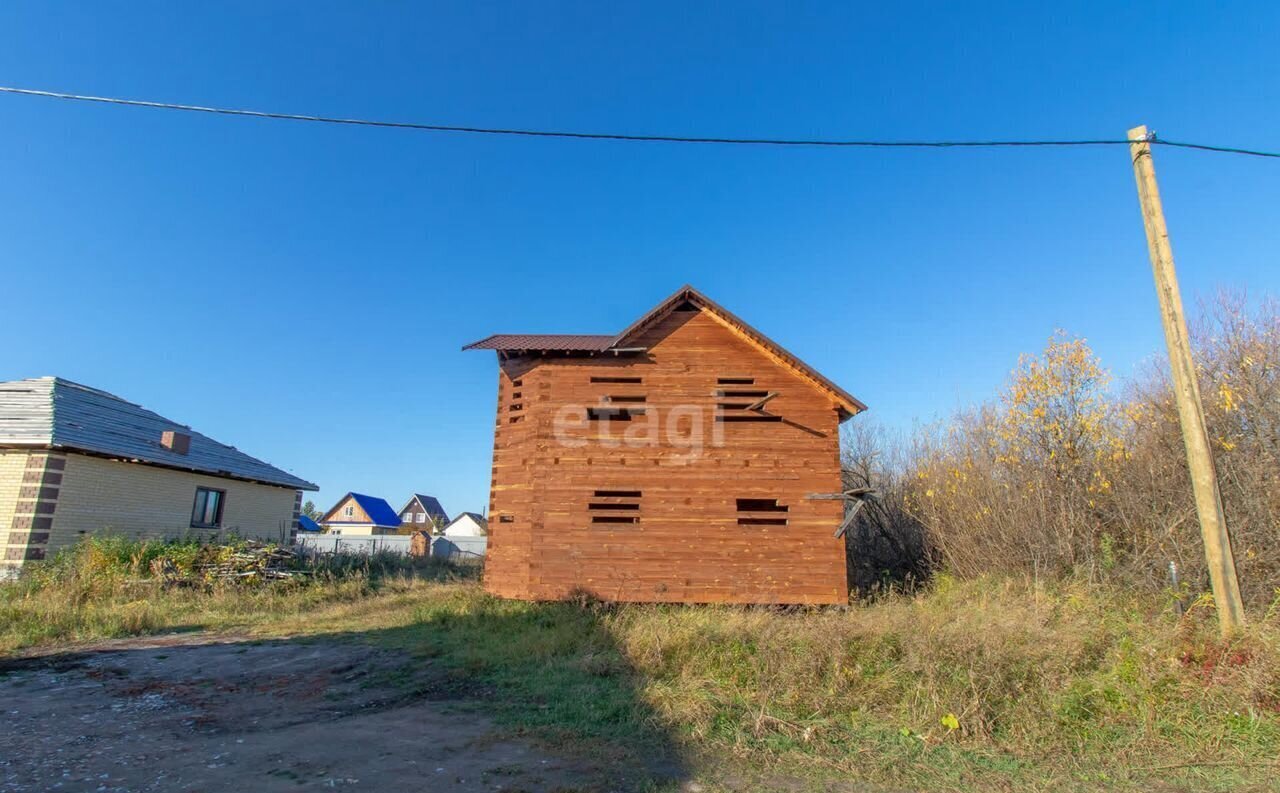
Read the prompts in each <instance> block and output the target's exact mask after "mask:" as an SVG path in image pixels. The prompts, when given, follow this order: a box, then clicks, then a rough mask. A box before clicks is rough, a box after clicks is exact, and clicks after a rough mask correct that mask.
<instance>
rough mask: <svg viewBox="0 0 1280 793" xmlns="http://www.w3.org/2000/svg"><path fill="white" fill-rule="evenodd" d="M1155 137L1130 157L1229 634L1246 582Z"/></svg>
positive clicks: (1216, 596)
mask: <svg viewBox="0 0 1280 793" xmlns="http://www.w3.org/2000/svg"><path fill="white" fill-rule="evenodd" d="M1150 141H1151V137H1150V136H1149V135H1148V134H1147V128H1146V127H1134V128H1133V129H1131V130H1129V153H1130V154H1131V155H1132V156H1133V174H1134V176H1135V177H1136V178H1137V180H1138V201H1139V202H1141V204H1142V222H1143V225H1145V226H1146V229H1147V248H1148V249H1149V250H1150V252H1151V268H1152V270H1154V271H1155V277H1156V294H1157V295H1158V296H1159V298H1160V320H1161V322H1163V323H1164V340H1165V344H1166V345H1167V346H1168V348H1169V368H1170V370H1171V372H1172V375H1173V395H1174V399H1176V400H1177V403H1178V418H1179V419H1180V420H1181V423H1182V440H1183V442H1184V443H1185V444H1186V447H1187V464H1188V466H1189V467H1190V469H1191V490H1192V493H1193V494H1194V496H1195V500H1196V512H1197V514H1198V516H1199V518H1200V536H1201V537H1202V538H1203V539H1204V554H1205V558H1206V559H1207V560H1208V562H1209V579H1210V581H1211V582H1212V583H1213V600H1214V603H1215V604H1217V607H1218V626H1219V627H1220V628H1221V629H1222V634H1223V635H1224V636H1227V635H1230V634H1232V633H1234V632H1235V631H1236V630H1238V629H1239V628H1240V627H1242V626H1243V625H1244V604H1243V603H1242V602H1241V601H1240V584H1239V582H1238V581H1237V580H1236V563H1235V558H1234V557H1233V556H1232V554H1231V537H1230V535H1229V534H1228V533H1227V519H1226V517H1225V516H1224V515H1223V512H1222V497H1221V496H1220V495H1219V493H1218V476H1217V473H1216V472H1215V471H1214V468H1213V453H1212V452H1211V451H1210V448H1209V432H1208V430H1207V429H1206V428H1205V423H1204V408H1203V407H1202V406H1201V404H1200V387H1199V385H1198V384H1197V378H1196V366H1195V362H1194V361H1193V360H1192V358H1191V341H1190V339H1188V338H1187V320H1186V318H1185V317H1184V316H1183V314H1182V297H1181V295H1179V293H1178V277H1177V274H1176V273H1175V272H1174V269H1173V248H1172V247H1171V246H1170V245H1169V230H1168V229H1167V228H1166V227H1165V225H1164V209H1163V207H1162V206H1161V205H1160V191H1159V189H1158V188H1157V187H1156V170H1155V165H1154V164H1153V163H1152V161H1151V142H1150Z"/></svg>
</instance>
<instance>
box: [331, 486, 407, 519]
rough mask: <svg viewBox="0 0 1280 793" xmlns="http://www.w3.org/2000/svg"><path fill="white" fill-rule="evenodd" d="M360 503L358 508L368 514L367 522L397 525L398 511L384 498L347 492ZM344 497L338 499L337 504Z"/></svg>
mask: <svg viewBox="0 0 1280 793" xmlns="http://www.w3.org/2000/svg"><path fill="white" fill-rule="evenodd" d="M347 495H348V496H351V497H352V498H354V499H355V500H356V503H357V504H359V505H360V509H363V510H364V514H366V515H368V516H369V522H371V523H372V524H373V525H375V526H399V525H400V513H399V512H396V511H395V510H394V509H392V508H391V505H390V504H388V503H387V500H386V499H385V498H378V497H377V496H366V495H365V494H363V493H348V494H347ZM345 499H346V496H344V497H343V498H342V499H340V500H339V501H338V503H339V504H341V503H342V501H344V500H345Z"/></svg>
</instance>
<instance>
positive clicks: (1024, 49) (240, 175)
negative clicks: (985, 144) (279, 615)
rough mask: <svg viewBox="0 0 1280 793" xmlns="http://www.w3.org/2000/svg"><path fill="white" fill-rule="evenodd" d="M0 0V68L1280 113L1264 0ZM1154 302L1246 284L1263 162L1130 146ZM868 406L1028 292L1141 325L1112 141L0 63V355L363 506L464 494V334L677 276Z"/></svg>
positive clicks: (473, 452) (981, 381)
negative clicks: (973, 2)
mask: <svg viewBox="0 0 1280 793" xmlns="http://www.w3.org/2000/svg"><path fill="white" fill-rule="evenodd" d="M1042 5H1044V4H1038V3H1023V2H1017V3H1008V4H1002V5H991V6H988V7H986V8H984V9H981V10H979V9H977V8H975V7H964V8H962V7H960V6H961V4H946V5H945V6H944V5H943V4H936V5H934V4H923V5H917V6H914V7H911V6H907V5H906V4H886V3H875V4H871V3H867V4H860V5H859V6H856V7H855V6H854V5H853V4H845V3H830V4H819V3H662V4H660V3H634V4H627V5H623V4H615V3H608V4H597V3H573V4H568V3H564V4H561V3H524V2H519V3H517V2H511V3H483V4H473V3H469V2H466V3H462V2H460V3H450V4H445V3H434V4H425V3H422V4H419V3H393V2H382V3H366V2H350V3H346V4H339V3H328V2H325V3H312V2H307V3H303V2H292V3H284V2H272V3H261V2H253V3H229V2H228V3H224V2H219V3H199V4H197V3H169V2H163V3H161V2H155V3H101V4H85V3H75V4H55V3H46V2H24V3H18V2H8V3H4V4H3V5H0V84H9V85H18V86H27V87H38V88H39V87H42V88H51V89H55V90H57V89H60V90H67V91H72V92H80V93H90V94H94V93H96V94H106V95H118V96H126V97H136V98H145V99H155V100H168V101H177V102H188V103H196V104H212V105H225V106H233V107H247V108H256V109H266V110H278V111H286V112H301V113H317V114H329V115H345V116H366V117H375V118H389V119H409V120H419V121H426V122H438V123H449V124H474V125H498V126H502V125H509V126H528V127H548V128H569V129H585V130H606V131H632V132H655V133H664V132H665V133H676V134H691V135H770V136H791V137H811V136H828V137H883V138H988V137H993V138H1043V137H1053V138H1059V137H1067V138H1074V137H1089V138H1092V137H1118V136H1122V135H1123V133H1124V131H1125V130H1126V129H1127V128H1128V127H1130V126H1133V125H1136V124H1138V123H1147V124H1149V125H1150V126H1152V127H1153V128H1154V129H1155V130H1157V131H1158V132H1159V133H1161V134H1163V135H1165V136H1166V137H1168V138H1170V139H1185V140H1195V141H1205V142H1218V143H1226V144H1235V145H1242V146H1250V147H1258V148H1271V149H1276V148H1280V68H1278V67H1280V63H1278V62H1277V56H1276V50H1275V46H1276V42H1277V41H1280V6H1277V4H1275V3H1261V2H1260V3H1236V4H1232V6H1231V8H1229V9H1226V10H1223V9H1219V8H1216V7H1215V6H1216V4H1208V3H1203V4H1185V3H1177V4H1165V5H1159V6H1157V5H1152V4H1150V3H1147V4H1136V3H1135V4H1128V3H1115V2H1110V3H1096V4H1053V5H1051V6H1045V7H1043V8H1041V6H1042ZM1156 163H1157V167H1158V171H1159V175H1160V179H1161V188H1162V191H1163V193H1164V198H1165V205H1166V210H1167V214H1168V218H1169V223H1170V228H1171V233H1172V236H1173V242H1174V249H1175V253H1176V254H1177V257H1178V265H1179V268H1180V273H1181V276H1182V281H1183V290H1184V294H1185V295H1187V296H1188V298H1190V299H1194V298H1195V297H1196V296H1205V295H1208V294H1210V293H1211V292H1212V291H1213V290H1214V289H1215V288H1216V287H1217V286H1220V285H1221V286H1233V287H1247V288H1249V289H1250V290H1251V291H1252V292H1254V293H1260V292H1267V291H1270V292H1276V291H1280V289H1278V287H1280V267H1277V262H1276V250H1277V248H1278V245H1277V243H1278V242H1280V217H1278V214H1280V163H1277V162H1275V161H1266V160H1257V159H1248V158H1243V157H1228V156H1215V155H1207V154H1198V153H1194V152H1185V151H1174V150H1170V149H1159V150H1157V152H1156ZM685 282H689V283H692V284H694V285H695V286H697V287H699V288H700V289H702V290H704V291H705V292H707V293H708V294H709V295H711V296H712V297H713V298H714V299H716V300H718V301H719V302H721V303H722V304H724V305H725V306H727V307H728V308H729V309H730V310H732V311H734V312H736V313H738V314H740V315H741V316H742V317H744V318H745V319H747V320H748V321H750V322H752V323H753V324H755V325H756V326H757V327H759V328H760V329H762V330H763V331H765V332H766V333H768V334H770V335H771V336H773V337H774V338H775V339H777V340H778V341H779V342H781V343H782V344H784V345H786V346H788V347H789V348H790V349H792V350H793V351H794V352H796V353H797V354H798V355H800V356H801V357H803V358H805V359H806V360H808V361H809V362H810V363H812V364H814V365H815V366H816V367H817V368H819V369H820V370H822V371H823V372H824V373H826V374H828V375H829V376H830V377H831V378H832V379H834V380H835V381H837V382H839V383H840V384H842V385H843V386H845V387H846V388H848V390H850V391H851V392H852V393H854V394H855V395H857V396H858V397H860V398H861V399H862V400H863V401H865V402H866V403H867V404H868V405H870V406H871V411H872V412H871V414H870V415H872V416H875V417H877V418H878V419H879V420H881V421H883V422H885V423H887V424H889V425H892V426H909V425H910V423H911V422H912V421H913V420H915V419H921V420H928V419H930V418H933V417H936V416H938V415H942V414H946V413H948V412H950V411H951V410H953V409H954V408H955V407H957V406H958V405H961V404H964V403H968V402H971V401H973V400H977V399H981V398H984V397H986V396H988V395H990V394H991V393H993V391H994V390H995V389H996V388H997V387H998V386H999V385H1000V384H1001V383H1002V382H1003V380H1004V378H1005V376H1006V374H1007V372H1008V370H1009V369H1010V367H1011V366H1012V365H1013V363H1014V362H1015V360H1016V357H1017V355H1018V353H1020V352H1023V351H1033V350H1037V349H1038V348H1040V347H1041V346H1042V344H1043V342H1044V340H1045V338H1046V337H1047V336H1048V335H1049V334H1050V333H1051V332H1052V331H1053V330H1054V328H1058V327H1061V328H1065V329H1068V330H1070V331H1072V332H1074V333H1077V334H1080V335H1084V336H1086V337H1088V339H1089V340H1090V341H1091V343H1092V344H1093V345H1094V347H1095V348H1096V349H1097V350H1098V351H1099V353H1100V354H1101V355H1102V356H1103V358H1104V360H1105V362H1106V363H1107V364H1108V365H1109V366H1110V367H1111V368H1112V369H1113V371H1115V372H1116V373H1117V374H1121V375H1123V374H1127V373H1129V372H1131V371H1132V370H1133V368H1134V367H1135V366H1136V365H1137V364H1138V363H1139V362H1140V361H1142V360H1143V359H1145V358H1147V357H1148V356H1150V355H1151V354H1153V353H1156V352H1159V351H1160V350H1161V345H1162V340H1161V337H1160V335H1159V324H1158V318H1157V314H1156V311H1155V297H1154V292H1153V288H1152V285H1151V276H1150V269H1149V265H1148V261H1147V253H1146V247H1145V242H1144V237H1143V233H1142V227H1141V221H1140V216H1139V214H1138V209H1137V202H1136V198H1135V191H1134V185H1133V176H1132V172H1131V170H1130V166H1129V161H1128V156H1127V153H1126V152H1125V151H1124V150H1123V149H1120V148H1114V149H1089V150H1026V151H952V152H937V151H831V150H780V149H743V148H732V149H731V148H710V147H692V146H683V147H682V146H675V145H665V144H643V145H638V144H617V143H606V142H577V143H575V142H566V141H552V140H525V139H502V138H489V137H466V136H458V135H444V134H430V133H414V132H399V131H389V130H370V129H356V128H341V127H331V126H320V125H306V124H299V123H290V122H268V121H251V120H241V119H231V118H218V117H211V116H203V115H189V114H179V113H172V112H162V111H150V110H138V109H128V108H115V107H105V106H98V105H77V104H71V103H66V102H59V101H55V100H42V99H31V98H23V97H14V96H0V292H3V294H4V299H3V303H2V304H0V305H2V306H3V308H0V338H2V339H3V342H2V343H0V379H11V378H19V377H29V376H37V375H44V374H57V375H61V376H64V377H68V378H71V379H74V380H77V381H81V382H84V383H87V384H90V385H93V386H97V387H100V388H104V389H107V390H110V391H113V392H115V393H118V394H120V395H122V396H124V397H126V398H128V399H130V400H133V401H136V402H140V403H142V404H144V405H146V406H147V407H150V408H152V409H154V410H156V411H158V412H160V413H162V414H165V415H167V416H170V417H172V418H175V419H177V420H180V421H183V422H186V423H189V424H191V425H193V426H194V427H196V428H197V429H199V430H200V431H202V432H205V433H207V434H210V435H212V436H213V437H216V438H218V439H220V440H223V441H225V442H228V443H232V444H235V445H237V446H238V447H240V448H242V449H244V450H246V451H248V452H250V453H251V454H255V455H257V456H260V457H262V458H264V459H266V460H268V461H270V462H272V463H275V464H277V465H279V466H281V467H283V468H286V469H288V470H290V471H293V472H295V473H297V474H299V475H302V476H305V477H307V478H310V479H312V480H313V481H316V482H318V483H319V484H320V486H321V492H320V494H319V496H318V498H317V501H318V502H320V503H321V504H322V505H324V506H327V505H328V503H329V502H331V501H332V500H334V499H335V498H336V497H337V496H339V495H341V494H342V493H343V492H345V491H347V490H356V491H363V492H367V493H374V494H379V495H383V496H385V497H386V498H387V499H388V500H390V501H392V502H393V503H394V505H395V506H396V507H398V506H399V505H400V502H403V501H404V500H406V499H407V497H408V495H409V493H410V492H412V491H424V492H427V493H432V494H435V495H437V496H438V497H439V498H440V499H441V501H442V502H443V503H444V505H445V507H446V508H447V509H448V510H449V511H450V512H456V511H458V510H462V509H473V510H479V509H481V508H482V507H483V506H484V504H485V503H486V501H487V489H488V480H489V455H490V451H491V438H492V435H491V433H492V425H493V418H492V410H493V404H494V399H495V394H494V386H495V366H496V365H495V361H494V359H493V356H492V354H491V353H462V352H460V351H459V348H460V347H461V346H462V344H464V343H466V342H469V341H472V340H475V339H477V338H480V337H483V336H485V335H488V334H489V333H492V332H510V331H541V332H560V331H567V332H572V331H583V332H611V331H615V330H618V329H620V328H622V327H623V326H625V325H626V324H627V323H628V322H630V321H631V320H632V319H634V318H635V317H636V316H637V315H638V314H639V313H641V312H642V311H644V310H645V309H647V308H649V307H650V306H651V305H652V304H653V303H655V302H656V301H658V300H659V299H660V298H662V297H664V296H665V295H666V294H668V293H669V292H671V291H672V290H674V289H675V288H676V287H677V286H679V285H680V284H682V283H685Z"/></svg>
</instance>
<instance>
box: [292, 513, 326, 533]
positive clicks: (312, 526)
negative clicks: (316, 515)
mask: <svg viewBox="0 0 1280 793" xmlns="http://www.w3.org/2000/svg"><path fill="white" fill-rule="evenodd" d="M298 531H323V528H322V527H321V526H320V524H319V523H316V522H315V521H314V520H313V519H312V518H311V517H309V516H307V515H299V516H298Z"/></svg>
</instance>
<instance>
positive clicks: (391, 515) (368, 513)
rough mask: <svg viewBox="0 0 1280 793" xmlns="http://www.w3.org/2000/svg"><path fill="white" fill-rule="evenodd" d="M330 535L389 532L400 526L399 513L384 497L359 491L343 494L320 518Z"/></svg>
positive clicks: (321, 523)
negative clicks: (367, 494)
mask: <svg viewBox="0 0 1280 793" xmlns="http://www.w3.org/2000/svg"><path fill="white" fill-rule="evenodd" d="M320 525H321V526H324V528H325V530H326V531H328V532H329V533H330V534H342V535H356V536H358V535H362V534H363V535H368V534H391V533H392V532H394V531H395V530H396V529H398V528H400V516H399V515H397V514H396V511H395V510H394V509H392V508H391V505H390V504H388V503H387V502H386V500H385V499H381V498H378V497H376V496H366V495H364V494H363V493H347V494H346V495H345V496H343V497H342V498H340V499H338V503H337V504H334V505H333V508H332V509H330V510H329V511H328V512H326V513H324V517H322V518H320Z"/></svg>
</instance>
